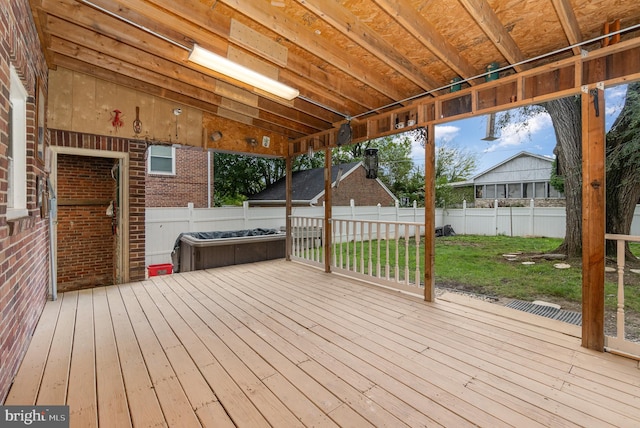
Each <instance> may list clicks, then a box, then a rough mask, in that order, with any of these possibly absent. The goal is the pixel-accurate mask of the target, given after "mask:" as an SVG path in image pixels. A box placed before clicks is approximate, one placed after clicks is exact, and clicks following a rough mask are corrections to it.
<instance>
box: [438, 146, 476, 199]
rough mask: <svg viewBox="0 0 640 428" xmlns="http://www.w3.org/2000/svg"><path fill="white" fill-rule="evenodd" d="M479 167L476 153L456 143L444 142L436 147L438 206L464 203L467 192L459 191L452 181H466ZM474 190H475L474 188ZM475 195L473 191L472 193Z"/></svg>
mask: <svg viewBox="0 0 640 428" xmlns="http://www.w3.org/2000/svg"><path fill="white" fill-rule="evenodd" d="M476 167H477V159H476V156H475V154H473V153H471V152H469V151H466V150H462V149H460V148H459V147H457V146H456V145H454V144H451V143H442V144H440V145H439V146H437V147H436V170H435V178H436V196H435V199H436V206H437V207H439V208H445V207H448V206H451V205H453V204H460V203H462V199H461V198H464V197H465V196H466V194H464V193H462V192H457V191H455V189H454V188H453V187H452V186H451V183H456V182H460V181H465V180H467V179H469V177H471V174H472V173H473V172H474V171H475V169H476ZM472 192H473V190H472ZM471 195H472V196H473V193H471Z"/></svg>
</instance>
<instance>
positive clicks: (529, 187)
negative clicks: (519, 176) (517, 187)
mask: <svg viewBox="0 0 640 428" xmlns="http://www.w3.org/2000/svg"><path fill="white" fill-rule="evenodd" d="M522 197H523V198H531V197H533V183H522Z"/></svg>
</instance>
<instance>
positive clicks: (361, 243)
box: [360, 223, 365, 273]
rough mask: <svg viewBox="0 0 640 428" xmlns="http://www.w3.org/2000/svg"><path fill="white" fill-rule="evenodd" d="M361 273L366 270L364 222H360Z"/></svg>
mask: <svg viewBox="0 0 640 428" xmlns="http://www.w3.org/2000/svg"><path fill="white" fill-rule="evenodd" d="M360 273H365V271H364V223H360Z"/></svg>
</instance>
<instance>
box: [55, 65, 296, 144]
mask: <svg viewBox="0 0 640 428" xmlns="http://www.w3.org/2000/svg"><path fill="white" fill-rule="evenodd" d="M54 58H55V59H54V60H55V62H56V64H57V65H58V67H60V68H66V69H68V70H72V71H75V72H79V73H84V74H86V75H89V76H93V77H96V78H98V79H101V80H104V81H106V82H110V83H114V84H117V85H120V86H123V87H127V88H130V89H133V90H136V91H139V92H142V93H145V94H149V95H151V96H154V97H158V98H164V99H167V100H171V101H175V102H176V103H178V104H180V105H183V106H189V107H193V108H197V109H199V110H202V111H203V112H207V113H211V114H217V113H218V107H219V105H218V104H211V103H210V102H208V101H202V100H200V99H197V98H193V97H192V96H189V95H186V94H184V93H183V92H175V91H172V90H170V89H167V88H166V87H160V86H157V85H156V84H155V83H150V82H149V81H146V80H145V81H143V80H138V79H136V78H133V77H129V76H127V75H125V74H123V73H121V72H116V71H112V70H108V69H104V68H102V67H100V66H97V65H95V64H91V63H87V62H84V61H82V60H79V59H76V58H71V57H67V56H64V55H62V54H55V55H54ZM162 79H163V80H166V78H162ZM197 89H198V88H194V90H197ZM210 96H212V97H217V98H218V99H220V98H221V97H220V96H219V95H216V94H210ZM248 122H250V123H251V125H253V126H254V127H256V128H260V129H265V130H269V131H273V132H276V133H278V134H280V135H283V136H285V137H286V138H300V137H303V136H304V135H308V132H307V131H305V132H295V131H293V130H291V129H286V128H284V127H282V126H277V125H276V124H274V123H272V122H270V121H269V120H268V119H263V118H247V119H246V120H244V121H243V122H241V123H243V124H246V123H248Z"/></svg>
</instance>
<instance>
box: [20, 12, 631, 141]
mask: <svg viewBox="0 0 640 428" xmlns="http://www.w3.org/2000/svg"><path fill="white" fill-rule="evenodd" d="M31 5H32V11H33V14H34V18H35V22H36V24H37V26H38V31H39V34H40V37H41V40H42V42H43V44H44V48H45V52H46V57H47V61H48V64H49V67H50V68H52V69H55V68H57V67H62V68H65V69H69V70H73V71H76V72H81V73H86V74H89V75H92V76H95V77H98V78H100V79H104V80H106V81H109V82H114V83H117V84H119V85H123V86H126V87H130V88H133V89H136V90H139V91H142V92H144V93H148V94H151V95H155V96H160V97H163V98H167V99H170V100H173V101H176V102H179V103H182V104H184V105H188V106H192V107H195V108H198V109H201V110H203V111H204V112H207V113H209V114H211V115H212V116H215V117H221V118H225V119H226V120H230V121H233V124H234V126H243V127H250V128H259V129H264V130H268V131H270V132H273V133H277V134H279V135H282V136H284V137H286V138H288V139H290V140H296V139H301V138H304V137H305V136H309V135H313V134H316V133H319V132H323V131H326V130H329V129H332V128H335V127H336V126H337V125H339V124H340V123H341V122H343V121H344V120H346V119H350V118H362V117H366V116H368V115H373V114H376V113H381V112H385V111H389V110H392V109H397V108H399V107H402V105H403V104H406V103H407V102H408V100H413V99H416V98H419V97H423V98H424V97H432V96H437V95H440V94H445V93H448V92H449V88H448V85H450V84H451V82H452V81H453V80H454V79H458V78H459V79H462V81H463V84H462V88H463V89H464V88H465V87H467V86H475V85H476V84H479V83H482V82H484V81H485V76H484V75H483V74H485V73H486V71H487V67H488V66H490V64H491V65H492V66H493V67H496V66H497V67H499V69H500V72H499V74H500V77H505V76H507V75H510V74H514V73H517V72H523V71H526V70H527V69H529V68H532V67H537V66H540V65H544V64H549V63H552V62H555V61H558V60H562V59H566V58H568V57H571V56H576V55H580V53H581V50H582V49H584V50H587V51H589V50H595V49H597V48H599V47H600V46H601V45H602V43H603V41H602V40H596V39H597V38H598V37H600V36H601V35H602V34H603V29H604V27H605V25H609V27H610V30H611V29H613V30H614V31H615V28H617V25H619V28H620V29H622V30H623V31H622V34H621V38H622V40H625V39H631V38H636V37H638V35H639V34H640V29H638V28H635V26H638V25H639V24H640V8H638V3H637V0H528V1H521V0H450V1H430V2H425V1H422V0H340V1H326V0H304V1H295V0H281V1H275V0H199V1H189V2H176V1H174V0H31ZM617 20H619V22H616V21H617ZM629 29H631V30H629ZM607 41H608V39H606V40H604V42H605V43H606V42H607ZM194 44H198V45H200V46H202V47H204V48H206V49H208V50H210V51H212V52H214V53H217V54H219V55H222V56H226V57H228V58H229V59H231V60H233V61H234V62H237V63H240V64H242V65H245V66H246V67H249V68H251V69H253V70H256V71H258V72H260V73H262V74H264V75H266V76H270V77H272V78H273V79H276V80H278V81H280V82H282V83H284V84H286V85H289V86H291V87H294V88H296V89H298V90H299V91H300V96H299V97H297V98H295V99H294V100H292V101H286V100H284V99H281V98H278V97H274V96H272V95H268V94H266V93H265V92H262V91H260V90H257V89H255V88H253V87H251V86H248V85H246V84H244V83H242V82H239V81H237V80H234V79H230V78H228V77H225V76H223V75H221V74H217V73H215V72H212V71H210V70H208V69H206V68H204V67H201V66H198V65H196V64H195V63H193V62H190V61H189V60H188V56H189V53H190V50H191V49H192V48H193V46H194ZM238 150H241V148H239V149H238Z"/></svg>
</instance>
